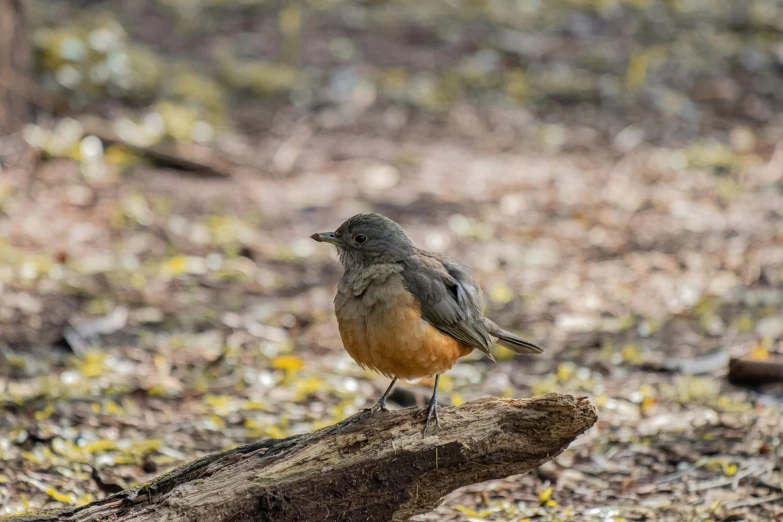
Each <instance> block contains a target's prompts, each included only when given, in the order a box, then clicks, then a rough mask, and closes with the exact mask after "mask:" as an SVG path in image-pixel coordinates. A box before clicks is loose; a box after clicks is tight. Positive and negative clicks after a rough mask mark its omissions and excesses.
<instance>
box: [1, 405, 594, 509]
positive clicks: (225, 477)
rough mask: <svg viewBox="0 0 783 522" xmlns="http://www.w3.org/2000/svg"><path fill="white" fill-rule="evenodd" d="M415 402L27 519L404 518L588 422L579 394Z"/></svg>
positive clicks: (536, 456)
mask: <svg viewBox="0 0 783 522" xmlns="http://www.w3.org/2000/svg"><path fill="white" fill-rule="evenodd" d="M440 416H441V425H442V427H441V428H440V429H439V430H438V431H437V432H436V433H435V434H432V433H429V434H428V435H427V436H423V435H422V432H421V430H422V426H423V423H424V422H423V421H424V419H423V413H422V410H420V409H418V408H408V409H404V410H398V411H393V412H389V413H376V414H374V415H372V416H369V415H367V414H365V413H359V414H357V415H354V416H353V417H350V418H348V419H346V420H344V421H342V422H340V423H338V424H336V425H334V426H330V427H328V428H324V429H322V430H319V431H317V432H315V433H312V434H308V435H297V436H294V437H289V438H287V439H280V440H277V439H271V440H265V441H261V442H257V443H253V444H249V445H247V446H242V447H240V448H236V449H233V450H229V451H226V452H224V453H219V454H215V455H210V456H207V457H204V458H202V459H199V460H196V461H194V462H191V463H190V464H186V465H185V466H182V467H181V468H178V469H176V470H175V471H173V472H171V473H168V474H166V475H163V476H162V477H160V478H158V479H156V480H154V481H152V482H150V483H146V484H142V485H141V486H136V487H135V488H133V489H129V490H126V491H123V492H120V493H117V494H115V495H112V496H111V497H107V498H105V499H103V500H99V501H97V502H93V503H92V504H88V505H86V506H83V507H78V508H76V507H74V508H67V509H64V510H59V511H56V512H46V513H41V514H38V515H26V516H21V517H15V518H11V519H10V521H14V522H34V521H36V522H37V521H71V522H76V521H79V522H87V521H91V522H94V521H108V520H111V521H134V522H143V521H159V520H167V521H175V520H176V521H180V520H181V521H185V520H188V521H200V520H209V521H215V522H221V521H229V520H230V521H269V522H286V521H300V522H301V521H310V520H313V521H316V520H317V521H334V522H337V521H340V522H343V521H345V522H347V521H377V522H386V521H390V520H391V521H402V520H407V519H409V518H410V517H412V516H413V515H416V514H420V513H426V512H428V511H431V510H432V509H434V508H435V507H436V506H438V505H439V504H440V503H441V501H442V500H443V498H444V497H445V496H446V495H447V494H448V493H450V492H451V491H454V490H455V489H457V488H460V487H462V486H466V485H468V484H474V483H477V482H483V481H486V480H492V479H498V478H502V477H507V476H509V475H517V474H520V473H527V472H528V471H530V470H532V469H533V468H535V467H536V466H539V465H541V464H543V463H545V462H547V461H549V460H551V459H553V458H555V457H556V456H557V455H559V454H560V453H561V452H562V451H563V450H564V449H565V448H566V447H568V445H569V444H570V443H571V442H572V441H573V440H574V439H575V438H576V437H577V436H579V435H580V434H582V433H584V432H585V431H586V430H587V429H588V428H590V427H591V426H592V425H593V424H594V423H595V421H596V419H597V416H596V412H595V410H594V408H593V407H592V406H591V405H590V403H589V402H588V401H587V400H586V399H584V398H578V399H577V398H574V397H571V396H568V395H558V394H547V395H542V396H540V397H534V398H532V399H498V398H487V399H479V400H477V401H473V402H469V403H467V404H465V405H463V406H460V407H458V408H443V409H442V411H441V413H440Z"/></svg>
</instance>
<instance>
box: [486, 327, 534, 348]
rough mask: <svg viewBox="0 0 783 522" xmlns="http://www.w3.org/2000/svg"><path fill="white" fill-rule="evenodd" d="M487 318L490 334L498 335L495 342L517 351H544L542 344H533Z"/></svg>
mask: <svg viewBox="0 0 783 522" xmlns="http://www.w3.org/2000/svg"><path fill="white" fill-rule="evenodd" d="M485 320H486V322H487V329H488V330H489V335H491V336H493V337H496V338H497V341H495V342H496V343H497V344H499V345H500V346H504V347H506V348H508V349H509V350H513V351H515V352H516V353H544V349H543V348H541V347H540V346H538V345H536V344H533V343H531V342H530V341H526V340H524V339H522V338H521V337H519V336H518V335H514V334H512V333H511V332H509V331H506V330H504V329H502V328H501V327H499V326H498V325H496V324H495V323H493V322H492V321H490V320H489V319H485Z"/></svg>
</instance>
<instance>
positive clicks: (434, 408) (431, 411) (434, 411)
mask: <svg viewBox="0 0 783 522" xmlns="http://www.w3.org/2000/svg"><path fill="white" fill-rule="evenodd" d="M433 415H435V431H437V430H438V428H440V417H438V403H437V402H430V405H429V406H428V407H427V420H426V421H425V422H424V429H423V430H422V432H421V433H422V435H426V434H427V430H428V429H429V427H430V419H432V416H433Z"/></svg>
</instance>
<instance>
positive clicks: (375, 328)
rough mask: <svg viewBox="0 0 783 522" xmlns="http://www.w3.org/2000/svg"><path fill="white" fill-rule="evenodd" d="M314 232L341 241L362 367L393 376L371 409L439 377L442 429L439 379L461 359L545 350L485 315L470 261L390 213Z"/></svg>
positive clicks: (349, 333) (346, 328)
mask: <svg viewBox="0 0 783 522" xmlns="http://www.w3.org/2000/svg"><path fill="white" fill-rule="evenodd" d="M310 238H311V239H314V240H315V241H318V242H322V243H330V244H332V245H334V246H335V247H337V254H338V257H339V259H340V262H341V263H342V265H343V269H344V272H343V275H342V277H341V279H340V282H339V283H338V285H337V294H336V295H335V298H334V309H335V315H336V317H337V325H338V329H339V331H340V337H341V339H342V342H343V346H344V347H345V350H346V351H347V352H348V354H349V355H350V356H351V358H353V360H354V361H355V362H356V363H358V365H359V366H360V367H361V368H363V369H370V370H373V371H375V372H378V373H380V374H382V375H384V376H386V377H387V378H390V379H391V383H390V384H389V387H388V388H387V389H386V391H385V392H384V393H383V395H382V396H381V398H380V399H379V400H378V402H377V403H376V404H375V405H374V406H372V407H371V408H367V410H366V411H369V413H370V414H373V413H375V412H378V411H384V412H385V411H388V410H387V409H386V401H387V398H388V396H389V393H391V391H392V388H393V387H394V385H395V383H396V382H397V381H398V380H404V381H413V380H418V379H421V378H424V377H432V376H435V383H434V386H433V391H432V397H431V399H430V401H429V403H428V404H427V407H426V421H425V423H424V430H423V433H425V434H426V433H427V430H428V428H429V426H430V421H431V419H432V418H433V417H434V419H435V426H436V428H435V429H437V428H439V427H440V419H439V417H438V383H439V380H440V376H441V374H443V373H444V372H446V371H447V370H449V369H450V368H451V367H452V366H453V365H454V363H456V362H457V359H459V358H460V357H464V356H466V355H468V354H469V353H471V352H472V351H473V350H480V351H481V352H483V353H484V355H486V356H487V357H489V359H491V360H492V361H494V360H495V359H494V357H493V356H492V352H491V350H490V349H491V347H492V346H493V344H499V345H501V346H504V347H506V348H509V349H511V350H513V351H514V352H516V353H518V354H540V353H543V351H544V350H543V349H542V348H541V347H540V346H538V345H536V344H534V343H532V342H530V341H527V340H525V339H523V338H521V337H519V336H518V335H515V334H513V333H511V332H509V331H507V330H504V329H503V328H501V327H500V326H498V325H497V324H495V323H494V322H493V321H492V320H490V319H488V318H486V317H484V298H483V294H482V291H481V288H480V287H479V286H478V284H477V283H476V281H475V279H474V278H473V275H472V274H471V271H470V269H469V268H468V267H467V266H466V265H464V264H462V263H460V262H459V261H456V260H454V259H451V258H449V257H447V256H445V255H443V254H440V253H435V252H428V251H426V250H423V249H420V248H417V247H416V246H414V244H413V243H412V242H411V240H410V239H409V238H408V236H407V235H406V234H405V230H404V229H403V228H402V227H401V226H400V225H399V224H398V223H397V222H395V221H393V220H391V219H389V218H387V217H385V216H382V215H380V214H374V213H362V214H357V215H355V216H353V217H351V218H349V219H348V220H347V221H345V222H344V223H343V224H342V225H340V226H339V227H338V228H337V230H335V231H334V232H319V233H315V234H312V235H311V236H310Z"/></svg>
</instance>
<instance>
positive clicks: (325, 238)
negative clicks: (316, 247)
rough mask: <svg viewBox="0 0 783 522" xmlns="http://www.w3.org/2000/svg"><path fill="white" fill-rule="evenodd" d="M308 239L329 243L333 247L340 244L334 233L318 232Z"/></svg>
mask: <svg viewBox="0 0 783 522" xmlns="http://www.w3.org/2000/svg"><path fill="white" fill-rule="evenodd" d="M310 239H315V240H316V241H318V242H319V243H331V244H333V245H339V244H340V243H341V242H340V240H339V239H337V236H336V235H335V233H334V232H318V233H316V234H313V235H312V236H310Z"/></svg>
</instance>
